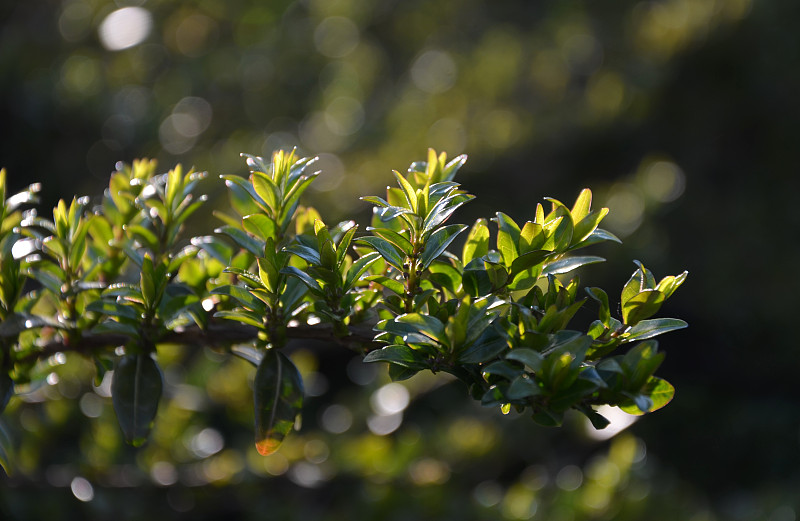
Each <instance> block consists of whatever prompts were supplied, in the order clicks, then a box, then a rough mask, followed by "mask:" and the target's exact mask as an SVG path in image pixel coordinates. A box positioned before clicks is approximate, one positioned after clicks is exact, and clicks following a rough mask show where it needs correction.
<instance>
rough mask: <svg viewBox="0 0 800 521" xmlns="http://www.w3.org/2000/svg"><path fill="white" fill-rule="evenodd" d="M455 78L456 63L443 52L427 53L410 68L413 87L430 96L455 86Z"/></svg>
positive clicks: (456, 71) (456, 73) (456, 72)
mask: <svg viewBox="0 0 800 521" xmlns="http://www.w3.org/2000/svg"><path fill="white" fill-rule="evenodd" d="M457 77H458V67H457V66H456V62H454V61H453V58H451V57H450V55H449V54H448V53H446V52H444V51H438V50H431V51H427V52H425V53H423V54H422V55H420V57H419V58H417V59H416V60H414V64H413V65H412V66H411V79H412V81H413V82H414V85H416V86H417V87H418V88H419V89H420V90H423V91H425V92H428V93H431V94H438V93H442V92H447V91H448V90H450V89H451V88H452V87H453V85H455V83H456V78H457Z"/></svg>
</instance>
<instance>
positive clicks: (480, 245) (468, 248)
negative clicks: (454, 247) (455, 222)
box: [461, 219, 489, 266]
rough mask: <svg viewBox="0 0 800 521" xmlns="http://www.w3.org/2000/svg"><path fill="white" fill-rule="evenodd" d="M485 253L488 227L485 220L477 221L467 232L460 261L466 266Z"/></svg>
mask: <svg viewBox="0 0 800 521" xmlns="http://www.w3.org/2000/svg"><path fill="white" fill-rule="evenodd" d="M487 253H489V227H488V226H487V221H486V219H478V220H477V221H475V224H473V225H472V228H471V229H470V231H469V235H468V236H467V242H466V243H464V248H463V250H462V252H461V259H462V261H463V263H464V265H465V266H466V265H467V264H469V263H470V262H471V261H472V259H476V258H479V257H483V256H484V255H486V254H487Z"/></svg>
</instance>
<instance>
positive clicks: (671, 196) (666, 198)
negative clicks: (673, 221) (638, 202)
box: [641, 161, 686, 203]
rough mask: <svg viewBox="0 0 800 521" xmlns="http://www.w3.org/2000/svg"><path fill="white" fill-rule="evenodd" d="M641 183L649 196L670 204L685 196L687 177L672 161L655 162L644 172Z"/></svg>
mask: <svg viewBox="0 0 800 521" xmlns="http://www.w3.org/2000/svg"><path fill="white" fill-rule="evenodd" d="M641 183H642V188H643V189H644V191H645V193H646V194H647V195H648V196H650V197H651V198H653V199H655V200H656V201H658V202H660V203H669V202H672V201H674V200H676V199H677V198H678V197H680V196H681V195H682V194H683V191H684V189H685V188H686V176H685V174H684V173H683V170H681V169H680V167H679V166H678V165H676V164H675V163H673V162H671V161H655V162H652V163H650V164H649V165H647V167H646V168H645V169H644V171H643V172H642V177H641Z"/></svg>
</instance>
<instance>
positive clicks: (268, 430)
mask: <svg viewBox="0 0 800 521" xmlns="http://www.w3.org/2000/svg"><path fill="white" fill-rule="evenodd" d="M253 402H254V405H255V428H256V430H255V434H256V449H257V450H258V453H259V454H261V455H262V456H268V455H270V454H272V453H274V452H275V451H276V450H278V447H279V446H280V444H281V442H282V441H283V439H284V438H285V437H286V435H287V434H289V431H291V430H292V426H293V425H294V422H295V419H296V418H297V415H298V414H300V410H301V409H302V407H303V380H302V378H301V377H300V372H299V371H298V370H297V368H296V367H295V366H294V364H293V363H292V362H291V360H289V359H288V358H286V356H285V355H284V354H283V353H281V352H279V351H276V350H274V349H270V350H268V351H267V352H266V353H265V354H264V358H263V359H262V360H261V363H260V364H259V365H258V369H257V370H256V376H255V380H254V382H253Z"/></svg>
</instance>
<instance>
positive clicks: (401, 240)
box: [367, 226, 414, 257]
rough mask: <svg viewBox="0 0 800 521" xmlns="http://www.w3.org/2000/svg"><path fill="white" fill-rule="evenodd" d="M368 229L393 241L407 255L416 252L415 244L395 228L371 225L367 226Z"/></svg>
mask: <svg viewBox="0 0 800 521" xmlns="http://www.w3.org/2000/svg"><path fill="white" fill-rule="evenodd" d="M367 231H368V232H372V233H373V234H374V235H377V236H378V237H381V238H383V239H386V240H387V241H389V242H391V243H392V244H394V245H395V246H397V249H399V250H400V251H401V252H403V253H404V254H405V255H406V256H407V257H410V256H411V254H412V253H413V252H414V246H413V245H412V244H411V242H409V240H408V238H407V237H405V236H404V235H401V234H399V233H397V232H396V231H394V230H390V229H389V228H373V227H371V226H370V227H369V228H367Z"/></svg>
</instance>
